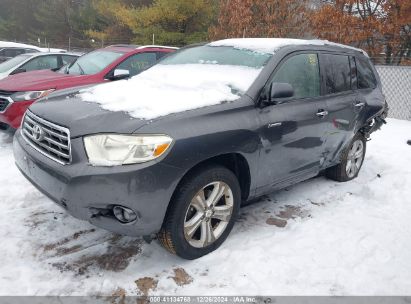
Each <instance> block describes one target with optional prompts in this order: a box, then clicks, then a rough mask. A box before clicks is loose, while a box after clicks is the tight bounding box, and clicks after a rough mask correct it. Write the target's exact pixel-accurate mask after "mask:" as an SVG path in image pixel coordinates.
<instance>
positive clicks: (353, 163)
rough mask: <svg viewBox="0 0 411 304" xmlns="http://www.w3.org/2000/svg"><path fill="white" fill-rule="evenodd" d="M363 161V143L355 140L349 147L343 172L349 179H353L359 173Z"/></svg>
mask: <svg viewBox="0 0 411 304" xmlns="http://www.w3.org/2000/svg"><path fill="white" fill-rule="evenodd" d="M363 160H364V143H363V142H362V140H360V139H357V140H356V141H355V142H354V143H353V144H352V146H351V149H350V151H349V152H348V157H347V165H346V168H345V171H346V173H347V176H348V177H349V178H353V177H354V176H356V175H357V174H358V171H360V168H361V165H362V162H363Z"/></svg>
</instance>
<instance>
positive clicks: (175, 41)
mask: <svg viewBox="0 0 411 304" xmlns="http://www.w3.org/2000/svg"><path fill="white" fill-rule="evenodd" d="M230 37H290V38H321V39H328V40H330V41H334V42H339V43H344V44H349V45H352V46H355V47H360V48H363V49H365V50H366V51H367V52H368V53H369V54H370V56H371V57H372V58H374V59H375V60H377V59H378V60H379V61H383V62H384V63H387V64H405V63H410V61H411V59H410V58H411V1H410V0H0V39H2V40H10V41H20V42H29V43H33V44H40V45H41V46H48V45H49V44H50V45H52V46H53V47H61V48H66V49H67V48H70V49H72V48H74V47H77V48H85V49H87V48H96V47H100V46H105V45H109V44H118V43H134V44H151V43H153V41H154V43H156V44H165V45H174V46H183V45H187V44H191V43H198V42H204V41H209V40H215V39H222V38H230Z"/></svg>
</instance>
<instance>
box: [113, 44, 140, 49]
mask: <svg viewBox="0 0 411 304" xmlns="http://www.w3.org/2000/svg"><path fill="white" fill-rule="evenodd" d="M106 47H125V48H130V49H138V48H139V47H140V46H139V45H136V44H113V45H109V46H106Z"/></svg>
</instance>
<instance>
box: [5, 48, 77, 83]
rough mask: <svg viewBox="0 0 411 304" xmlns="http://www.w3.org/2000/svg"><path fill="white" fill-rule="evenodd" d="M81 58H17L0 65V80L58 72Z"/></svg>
mask: <svg viewBox="0 0 411 304" xmlns="http://www.w3.org/2000/svg"><path fill="white" fill-rule="evenodd" d="M78 57H80V55H79V54H74V53H40V52H39V53H32V54H22V55H19V56H16V57H14V58H12V59H10V60H8V61H6V62H3V63H1V64H0V80H1V79H4V78H6V77H8V76H9V75H15V74H19V73H24V72H30V71H38V70H57V69H60V68H61V67H63V66H65V65H67V64H70V63H72V62H73V61H75V60H77V58H78Z"/></svg>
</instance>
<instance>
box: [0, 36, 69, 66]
mask: <svg viewBox="0 0 411 304" xmlns="http://www.w3.org/2000/svg"><path fill="white" fill-rule="evenodd" d="M37 52H43V53H47V52H54V53H64V52H66V50H63V49H51V48H40V47H37V46H34V45H30V44H23V43H16V42H8V41H0V63H1V62H4V61H7V60H9V59H11V58H13V57H16V56H18V55H21V54H25V53H37Z"/></svg>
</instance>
